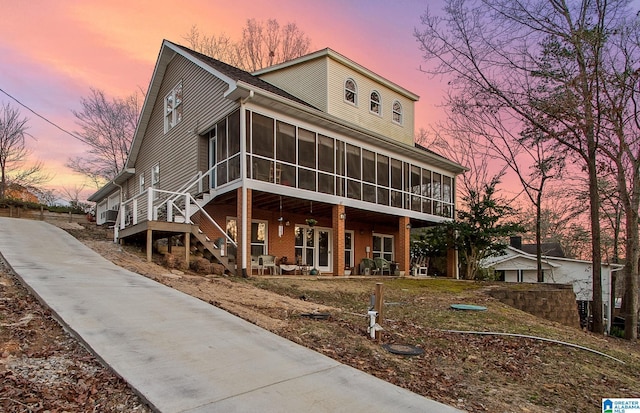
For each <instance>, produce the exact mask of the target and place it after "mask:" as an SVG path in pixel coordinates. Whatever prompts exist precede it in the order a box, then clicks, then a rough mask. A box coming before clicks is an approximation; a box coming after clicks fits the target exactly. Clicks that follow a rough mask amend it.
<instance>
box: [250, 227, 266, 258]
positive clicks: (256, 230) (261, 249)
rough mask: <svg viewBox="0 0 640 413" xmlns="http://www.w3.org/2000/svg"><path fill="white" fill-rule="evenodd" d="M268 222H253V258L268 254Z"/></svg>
mask: <svg viewBox="0 0 640 413" xmlns="http://www.w3.org/2000/svg"><path fill="white" fill-rule="evenodd" d="M267 225H268V222H267V221H258V220H253V221H251V256H252V257H257V256H259V255H265V254H267V251H269V249H268V248H267V230H268V226H267Z"/></svg>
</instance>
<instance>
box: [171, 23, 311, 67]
mask: <svg viewBox="0 0 640 413" xmlns="http://www.w3.org/2000/svg"><path fill="white" fill-rule="evenodd" d="M183 38H184V39H185V40H186V41H187V42H188V44H189V47H191V48H192V49H194V50H196V51H198V52H200V53H203V54H206V55H208V56H211V57H213V58H214V59H218V60H222V61H224V62H226V63H229V64H230V65H233V66H236V67H239V68H241V69H243V70H246V71H249V72H253V71H256V70H259V69H262V68H265V67H268V66H272V65H275V64H278V63H282V62H285V61H287V60H291V59H295V58H297V57H300V56H303V55H305V54H307V53H309V48H310V46H311V39H310V38H309V37H308V36H307V35H306V34H305V33H304V32H303V31H302V30H300V28H298V26H297V25H296V24H295V23H287V24H286V25H284V26H281V25H280V23H278V21H277V20H276V19H269V20H267V21H266V22H265V21H258V20H256V19H248V20H247V24H246V26H245V27H243V29H242V38H241V39H240V40H238V41H236V42H234V41H232V40H231V38H229V36H227V35H226V34H224V33H221V34H219V35H217V36H216V35H205V34H202V33H200V30H199V29H198V28H197V26H193V27H192V28H191V31H190V32H189V33H187V35H185V36H184V37H183Z"/></svg>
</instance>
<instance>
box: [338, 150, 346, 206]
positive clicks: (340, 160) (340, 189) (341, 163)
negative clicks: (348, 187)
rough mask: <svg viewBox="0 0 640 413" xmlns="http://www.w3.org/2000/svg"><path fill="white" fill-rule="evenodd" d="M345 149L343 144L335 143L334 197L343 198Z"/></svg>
mask: <svg viewBox="0 0 640 413" xmlns="http://www.w3.org/2000/svg"><path fill="white" fill-rule="evenodd" d="M345 172H346V168H345V149H344V142H342V141H336V175H338V177H337V178H336V195H338V196H345V188H344V186H345V180H344V178H342V177H343V176H344V175H345Z"/></svg>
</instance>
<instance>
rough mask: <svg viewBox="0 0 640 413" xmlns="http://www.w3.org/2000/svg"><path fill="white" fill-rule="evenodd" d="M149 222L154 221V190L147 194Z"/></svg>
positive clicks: (151, 189) (150, 189)
mask: <svg viewBox="0 0 640 413" xmlns="http://www.w3.org/2000/svg"><path fill="white" fill-rule="evenodd" d="M147 221H153V188H149V192H147Z"/></svg>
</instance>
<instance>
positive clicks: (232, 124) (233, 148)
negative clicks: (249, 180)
mask: <svg viewBox="0 0 640 413" xmlns="http://www.w3.org/2000/svg"><path fill="white" fill-rule="evenodd" d="M227 127H228V130H229V136H228V141H229V156H233V155H235V154H237V153H240V111H239V110H236V111H235V112H233V113H232V114H231V115H229V118H228V123H227ZM229 174H231V171H229ZM229 176H231V175H229ZM229 180H231V177H229Z"/></svg>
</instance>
